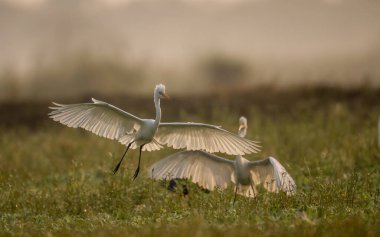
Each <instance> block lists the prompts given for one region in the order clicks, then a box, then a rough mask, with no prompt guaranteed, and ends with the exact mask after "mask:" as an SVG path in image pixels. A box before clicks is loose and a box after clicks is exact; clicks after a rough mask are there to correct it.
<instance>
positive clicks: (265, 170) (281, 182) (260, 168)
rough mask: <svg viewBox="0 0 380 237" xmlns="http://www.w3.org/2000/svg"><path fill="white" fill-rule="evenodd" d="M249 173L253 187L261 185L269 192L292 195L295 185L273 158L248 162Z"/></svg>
mask: <svg viewBox="0 0 380 237" xmlns="http://www.w3.org/2000/svg"><path fill="white" fill-rule="evenodd" d="M248 165H249V168H250V173H251V177H252V180H253V182H254V183H255V185H259V184H262V185H263V186H264V188H265V189H267V190H268V191H269V192H279V191H280V190H281V191H284V192H285V193H286V194H287V195H293V194H294V193H295V191H296V184H295V182H294V180H293V178H292V177H291V176H290V174H289V173H288V172H287V171H286V169H285V168H284V167H283V166H282V165H281V164H280V163H279V162H278V161H277V160H276V159H275V158H273V157H268V158H267V159H264V160H259V161H251V162H249V164H248Z"/></svg>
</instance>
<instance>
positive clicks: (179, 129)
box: [155, 123, 260, 155]
mask: <svg viewBox="0 0 380 237" xmlns="http://www.w3.org/2000/svg"><path fill="white" fill-rule="evenodd" d="M155 139H156V140H157V141H158V142H159V143H160V144H163V145H167V146H169V147H173V148H174V149H182V148H186V149H187V150H203V151H207V152H212V153H213V152H222V153H226V154H229V155H244V154H250V153H257V152H259V151H260V146H259V145H258V143H257V142H255V141H251V140H248V139H245V138H242V137H239V136H238V135H235V134H233V133H231V132H228V131H226V130H224V129H222V128H220V127H217V126H213V125H208V124H201V123H160V125H159V127H158V130H157V133H156V134H155Z"/></svg>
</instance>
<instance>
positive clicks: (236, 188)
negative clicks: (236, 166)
mask: <svg viewBox="0 0 380 237" xmlns="http://www.w3.org/2000/svg"><path fill="white" fill-rule="evenodd" d="M237 190H238V186H237V185H236V186H235V196H234V202H233V203H232V205H235V201H236V193H237Z"/></svg>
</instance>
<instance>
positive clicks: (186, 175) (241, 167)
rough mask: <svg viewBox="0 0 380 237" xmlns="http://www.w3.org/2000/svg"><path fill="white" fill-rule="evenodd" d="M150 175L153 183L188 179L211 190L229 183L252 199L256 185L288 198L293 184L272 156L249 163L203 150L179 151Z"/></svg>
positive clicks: (242, 129)
mask: <svg viewBox="0 0 380 237" xmlns="http://www.w3.org/2000/svg"><path fill="white" fill-rule="evenodd" d="M239 122H240V127H239V136H240V137H244V136H245V135H246V133H247V119H246V118H245V117H241V118H240V120H239ZM149 176H150V177H151V178H153V179H156V180H168V179H191V180H192V182H194V183H197V184H198V185H200V186H201V187H203V188H205V189H208V190H214V189H215V188H220V189H225V188H227V186H228V184H229V183H230V182H231V181H232V182H233V183H235V184H236V187H235V198H234V202H235V199H236V193H238V194H240V195H244V196H247V197H255V196H256V189H255V186H256V185H259V184H262V185H263V186H264V188H265V189H267V190H268V191H270V192H279V191H280V190H281V191H284V192H286V194H287V195H292V194H294V192H295V188H296V185H295V183H294V181H293V179H292V177H291V176H290V175H289V174H288V172H286V170H285V168H284V167H283V166H282V165H281V164H280V163H279V162H278V161H277V160H276V159H275V158H273V157H268V158H267V159H264V160H258V161H249V160H246V159H244V158H243V157H242V156H240V155H238V156H236V159H235V160H234V161H232V160H227V159H224V158H222V157H218V156H216V155H212V154H209V153H207V152H204V151H182V152H178V153H175V154H173V155H170V156H168V157H166V158H164V159H162V160H160V161H158V162H156V163H154V164H153V165H152V166H151V167H150V169H149Z"/></svg>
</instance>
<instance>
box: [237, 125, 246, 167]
mask: <svg viewBox="0 0 380 237" xmlns="http://www.w3.org/2000/svg"><path fill="white" fill-rule="evenodd" d="M246 134H247V126H244V127H242V128H240V129H239V131H238V135H239V137H245V135H246ZM243 159H244V158H243V157H242V156H241V155H237V156H236V158H235V160H236V162H237V163H239V164H241V163H242V161H243Z"/></svg>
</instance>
